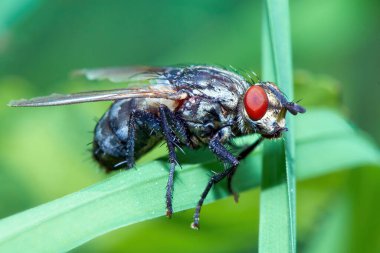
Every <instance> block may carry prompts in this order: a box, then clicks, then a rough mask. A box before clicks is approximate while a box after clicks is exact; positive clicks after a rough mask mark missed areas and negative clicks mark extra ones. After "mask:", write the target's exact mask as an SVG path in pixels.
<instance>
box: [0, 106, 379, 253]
mask: <svg viewBox="0 0 380 253" xmlns="http://www.w3.org/2000/svg"><path fill="white" fill-rule="evenodd" d="M315 120H321V121H323V122H331V124H330V125H329V124H326V125H325V126H322V127H320V128H314V127H313V125H314V124H315ZM297 121H298V125H299V126H300V127H302V129H303V128H304V127H305V129H306V130H305V131H304V130H302V129H301V130H302V131H297V133H296V139H297V152H298V153H301V151H302V152H303V153H302V156H300V157H299V158H300V159H298V160H297V174H298V175H300V176H301V177H302V179H304V178H310V177H315V176H320V175H323V174H326V173H331V172H333V171H337V170H340V169H347V168H352V167H353V166H360V165H366V164H375V165H378V166H380V156H379V151H378V149H377V147H376V146H375V145H373V144H372V143H371V142H369V141H368V140H367V139H366V138H363V136H361V134H359V133H358V132H356V131H355V130H354V129H353V128H352V127H351V126H350V125H349V124H348V123H347V122H345V121H344V120H343V119H342V118H341V117H340V116H339V115H338V114H336V113H334V112H332V111H326V110H316V111H314V112H313V111H309V112H308V114H307V115H305V117H300V118H298V119H297ZM337 133H339V134H337ZM252 138H254V137H252V136H247V137H244V138H242V139H240V140H237V144H238V145H241V146H243V145H246V144H247V143H251V142H252ZM315 140H319V141H318V142H316V141H315ZM338 140H341V141H338ZM319 149H323V150H327V151H328V153H324V156H323V157H321V156H319V157H316V156H315V152H316V150H319ZM261 152H262V151H261V150H258V151H257V152H255V153H254V154H253V155H251V156H250V157H248V158H247V159H246V160H245V161H243V162H242V164H241V168H240V169H239V170H238V171H237V173H236V182H239V184H236V185H235V186H236V187H237V190H239V191H243V190H246V189H249V188H252V187H256V186H258V185H259V184H260V178H261V175H260V172H261V168H262V162H261ZM331 153H334V154H335V155H338V156H339V158H340V159H339V160H338V161H340V163H337V162H332V160H331V159H328V157H329V156H330V154H331ZM353 153H354V154H355V155H352V154H353ZM195 157H196V159H195ZM184 158H186V159H183V158H180V160H181V161H182V164H183V169H182V170H179V171H178V174H177V175H176V181H175V192H174V210H175V211H181V210H185V209H189V208H193V207H194V206H195V205H196V201H197V200H198V197H199V194H200V193H201V191H202V190H203V188H204V186H205V185H206V183H207V181H208V179H209V171H210V170H211V169H215V168H221V167H222V166H221V165H220V163H219V162H217V161H215V160H214V159H213V156H212V155H211V154H210V153H209V152H206V151H201V150H198V151H194V153H191V152H190V153H189V154H188V155H187V157H184ZM192 160H197V161H200V162H202V164H194V163H192ZM278 161H283V160H278ZM316 163H318V165H319V166H318V167H315V165H314V164H316ZM166 168H167V163H166V160H165V159H164V160H162V161H155V162H151V163H149V164H146V165H142V166H141V167H139V169H138V170H129V171H124V172H121V173H118V174H117V175H114V176H112V177H110V178H108V179H107V180H105V181H102V182H100V183H98V184H96V185H93V186H91V187H89V188H86V189H84V190H82V191H79V192H77V193H73V194H71V195H68V196H66V197H63V198H61V199H57V200H55V201H52V202H50V203H47V204H44V205H41V206H39V207H36V208H33V209H30V210H27V211H25V212H22V213H19V214H16V215H13V216H11V217H8V218H6V219H3V220H1V221H0V252H26V251H27V252H57V251H58V252H63V251H68V250H70V249H72V248H75V247H77V246H79V245H81V244H83V243H85V242H86V241H88V240H91V239H93V238H95V237H97V236H99V235H102V234H104V233H107V232H108V231H111V230H114V229H116V228H119V227H122V226H126V225H129V224H133V223H137V222H140V221H144V220H148V219H152V218H155V217H159V216H163V215H164V214H165V203H164V192H165V185H166V180H167V169H166ZM227 195H228V194H227V190H226V187H225V185H223V184H218V185H217V186H216V187H215V188H214V189H213V190H212V191H211V192H210V194H209V196H208V197H207V199H206V202H207V203H210V202H213V201H215V200H216V199H220V198H223V197H225V196H227ZM231 201H232V200H231ZM203 218H204V219H207V217H203ZM168 222H175V216H174V220H173V221H168ZM189 224H190V220H189ZM189 229H190V228H189ZM276 243H277V242H276ZM272 244H273V242H272Z"/></svg>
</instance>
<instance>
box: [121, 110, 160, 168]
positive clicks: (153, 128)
mask: <svg viewBox="0 0 380 253" xmlns="http://www.w3.org/2000/svg"><path fill="white" fill-rule="evenodd" d="M138 127H144V129H145V130H147V131H150V132H151V133H156V132H159V131H160V129H161V126H160V121H159V119H158V118H157V117H156V116H155V115H154V114H152V113H150V112H146V111H142V110H133V111H132V112H131V115H130V118H129V122H128V137H127V140H126V143H125V154H126V155H125V160H124V161H122V162H120V163H118V164H116V165H115V166H114V167H115V168H117V167H122V166H125V167H126V168H127V169H129V168H132V167H134V166H135V142H136V130H137V128H138Z"/></svg>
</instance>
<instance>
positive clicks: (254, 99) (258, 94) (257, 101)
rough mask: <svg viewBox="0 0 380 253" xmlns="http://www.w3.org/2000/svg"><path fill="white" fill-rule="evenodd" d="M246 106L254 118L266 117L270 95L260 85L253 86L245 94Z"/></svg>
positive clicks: (250, 115)
mask: <svg viewBox="0 0 380 253" xmlns="http://www.w3.org/2000/svg"><path fill="white" fill-rule="evenodd" d="M244 106H245V110H246V112H247V114H248V116H249V117H250V118H251V119H252V120H255V121H256V120H259V119H261V118H262V117H264V115H265V113H266V112H267V109H268V96H267V94H266V93H265V91H264V89H263V88H261V87H260V86H257V85H255V86H251V87H250V88H249V89H248V90H247V92H246V93H245V96H244Z"/></svg>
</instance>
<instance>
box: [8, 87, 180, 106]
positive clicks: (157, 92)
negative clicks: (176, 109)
mask: <svg viewBox="0 0 380 253" xmlns="http://www.w3.org/2000/svg"><path fill="white" fill-rule="evenodd" d="M186 97H187V93H183V92H176V91H175V90H173V89H170V87H166V88H162V87H161V88H160V89H153V88H151V87H147V88H136V89H117V90H103V91H90V92H81V93H74V94H67V95H62V94H52V95H50V96H46V97H37V98H32V99H28V100H27V99H23V100H16V101H11V102H10V103H9V104H8V105H9V106H13V107H37V106H56V105H68V104H78V103H86V102H97V101H113V100H119V99H126V98H163V99H170V100H182V99H185V98H186Z"/></svg>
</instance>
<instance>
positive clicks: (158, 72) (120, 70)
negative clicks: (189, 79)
mask: <svg viewBox="0 0 380 253" xmlns="http://www.w3.org/2000/svg"><path fill="white" fill-rule="evenodd" d="M170 69H172V68H171V67H168V68H165V67H147V66H134V67H115V68H98V69H81V70H78V71H75V72H74V73H73V75H74V76H84V77H85V78H87V79H88V80H98V81H111V82H113V83H121V82H125V83H128V84H137V85H141V84H143V85H144V84H155V83H157V82H158V83H159V82H160V81H165V77H164V75H163V74H164V72H165V71H168V70H170Z"/></svg>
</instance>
